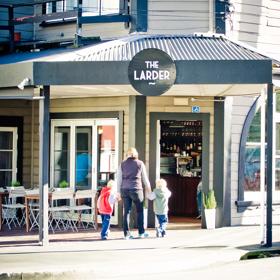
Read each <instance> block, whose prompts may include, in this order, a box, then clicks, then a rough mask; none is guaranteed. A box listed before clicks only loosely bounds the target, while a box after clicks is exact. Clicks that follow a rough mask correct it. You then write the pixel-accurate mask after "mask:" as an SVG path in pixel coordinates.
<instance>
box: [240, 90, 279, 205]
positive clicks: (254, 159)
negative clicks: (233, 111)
mask: <svg viewBox="0 0 280 280" xmlns="http://www.w3.org/2000/svg"><path fill="white" fill-rule="evenodd" d="M276 104H277V105H276V112H275V142H276V143H275V144H276V145H275V146H276V149H275V150H276V153H275V186H274V188H273V201H279V197H280V196H279V194H280V94H277V95H276ZM260 106H261V103H260V99H259V98H258V99H256V101H255V103H254V104H253V106H252V107H251V109H250V111H249V113H248V115H247V117H246V120H245V123H244V126H243V130H242V134H241V140H240V148H239V171H238V175H239V176H238V178H239V181H238V202H237V205H238V206H241V208H244V207H247V206H250V205H255V204H257V203H258V201H259V199H260V146H261V145H260V138H261V112H260ZM239 210H240V209H239ZM243 210H244V209H243Z"/></svg>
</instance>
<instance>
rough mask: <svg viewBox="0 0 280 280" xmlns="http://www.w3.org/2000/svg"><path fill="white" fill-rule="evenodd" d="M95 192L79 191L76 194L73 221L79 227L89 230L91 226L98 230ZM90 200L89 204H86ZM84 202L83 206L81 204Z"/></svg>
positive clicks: (72, 208)
mask: <svg viewBox="0 0 280 280" xmlns="http://www.w3.org/2000/svg"><path fill="white" fill-rule="evenodd" d="M95 196H96V191H95V190H78V191H76V192H75V195H74V201H75V203H74V204H75V205H73V206H71V207H70V208H71V210H72V219H73V220H74V221H75V222H76V224H77V225H78V226H82V227H83V228H88V227H89V226H90V225H92V226H93V228H94V229H95V230H96V229H97V219H96V218H97V217H96V215H95ZM85 200H88V201H89V202H88V204H86V203H85ZM81 201H82V204H81V203H80V202H81Z"/></svg>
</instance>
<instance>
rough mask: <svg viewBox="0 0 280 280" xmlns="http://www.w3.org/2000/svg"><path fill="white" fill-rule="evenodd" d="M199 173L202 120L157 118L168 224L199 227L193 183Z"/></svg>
mask: <svg viewBox="0 0 280 280" xmlns="http://www.w3.org/2000/svg"><path fill="white" fill-rule="evenodd" d="M201 175H202V121H200V120H186V121H181V120H180V121H177V120H161V121H160V177H161V178H163V179H165V180H166V181H167V186H168V188H169V190H170V191H171V193H172V195H171V197H170V199H169V203H168V206H169V222H170V224H171V225H172V224H176V225H177V226H178V225H179V224H181V225H189V226H192V225H193V226H198V225H199V226H200V224H201V220H200V219H199V212H198V207H197V186H198V184H199V182H200V180H201Z"/></svg>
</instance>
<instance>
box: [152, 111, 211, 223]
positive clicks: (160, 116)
mask: <svg viewBox="0 0 280 280" xmlns="http://www.w3.org/2000/svg"><path fill="white" fill-rule="evenodd" d="M160 120H178V121H188V120H199V121H202V162H203V168H202V185H203V191H207V190H208V189H209V152H210V113H176V112H170V113H161V112H151V113H150V132H149V133H150V139H149V140H150V147H149V177H150V180H151V183H152V185H153V184H154V182H155V180H156V168H157V154H156V152H157V145H158V144H159V143H157V122H158V121H160ZM149 206H150V207H149V215H148V225H149V226H154V217H153V213H152V210H151V209H152V207H151V205H149ZM202 227H205V219H204V217H203V216H202Z"/></svg>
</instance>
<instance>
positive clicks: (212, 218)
mask: <svg viewBox="0 0 280 280" xmlns="http://www.w3.org/2000/svg"><path fill="white" fill-rule="evenodd" d="M204 213H205V220H206V228H207V229H214V228H215V223H216V209H204Z"/></svg>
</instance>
